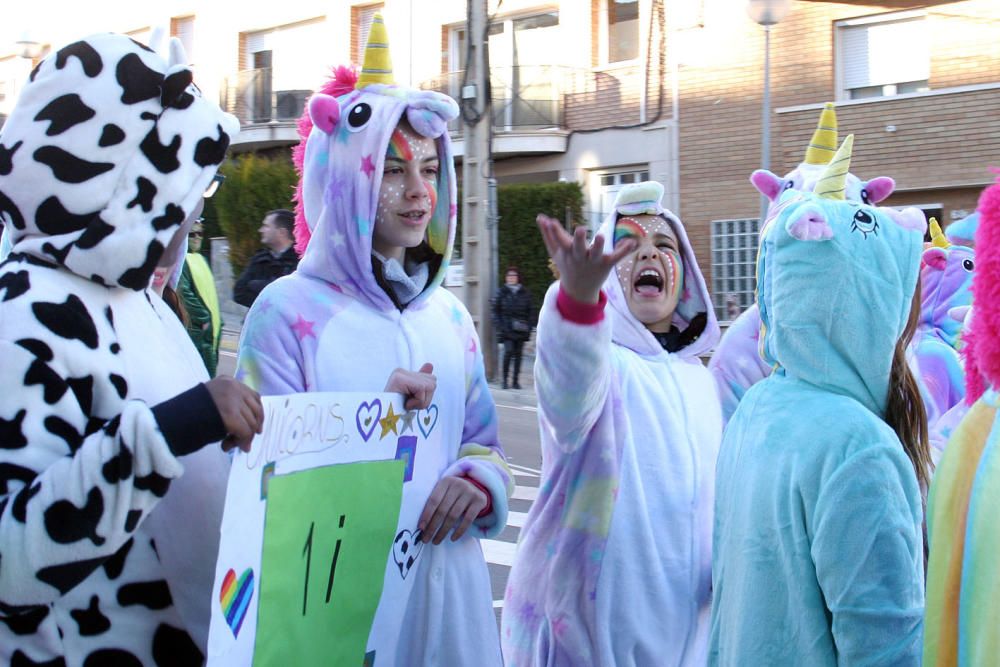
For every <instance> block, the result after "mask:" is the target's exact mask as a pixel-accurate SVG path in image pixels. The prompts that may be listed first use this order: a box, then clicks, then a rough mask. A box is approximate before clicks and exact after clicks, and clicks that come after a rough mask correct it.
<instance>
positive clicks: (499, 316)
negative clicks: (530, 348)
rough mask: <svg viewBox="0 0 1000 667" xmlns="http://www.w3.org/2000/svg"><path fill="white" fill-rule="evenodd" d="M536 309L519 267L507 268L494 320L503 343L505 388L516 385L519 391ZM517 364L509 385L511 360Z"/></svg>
mask: <svg viewBox="0 0 1000 667" xmlns="http://www.w3.org/2000/svg"><path fill="white" fill-rule="evenodd" d="M534 319H535V318H534V309H533V308H532V305H531V293H530V292H528V288H527V287H525V286H524V285H522V284H521V271H520V270H519V269H518V268H517V267H516V266H511V267H508V268H507V274H506V275H505V276H504V284H503V285H501V286H500V287H499V289H497V293H496V295H495V296H494V297H493V321H494V325H495V327H496V330H497V338H498V340H499V341H500V342H501V343H503V388H504V389H507V388H508V386H513V387H514V389H520V388H521V384H520V383H519V382H518V381H517V379H518V376H519V375H520V374H521V350H522V349H523V348H524V343H525V341H527V340H528V338H530V337H531V329H532V328H533V325H532V323H533V322H534ZM512 360H513V362H514V376H513V377H512V378H511V379H512V380H513V382H512V383H511V384H510V385H508V383H507V377H508V375H509V374H510V366H511V361H512Z"/></svg>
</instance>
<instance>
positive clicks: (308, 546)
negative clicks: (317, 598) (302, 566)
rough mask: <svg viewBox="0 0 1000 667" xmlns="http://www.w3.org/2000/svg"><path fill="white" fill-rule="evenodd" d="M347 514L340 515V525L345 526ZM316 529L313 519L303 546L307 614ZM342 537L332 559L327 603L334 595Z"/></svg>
mask: <svg viewBox="0 0 1000 667" xmlns="http://www.w3.org/2000/svg"><path fill="white" fill-rule="evenodd" d="M346 518H347V517H346V515H344V514H341V515H340V527H341V528H343V527H344V521H345V519H346ZM315 530H316V522H315V521H313V522H311V523H310V524H309V535H307V536H306V543H305V545H303V547H302V557H303V558H305V559H306V574H305V582H304V584H303V587H302V615H303V616H305V615H306V610H307V608H308V604H309V571H310V570H311V569H312V547H313V533H314V532H315ZM340 542H341V540H340V538H337V544H336V546H335V547H334V549H333V558H331V559H330V578H329V579H328V580H327V582H326V603H327V604H330V596H331V595H333V578H334V575H336V573H337V561H338V560H339V559H340Z"/></svg>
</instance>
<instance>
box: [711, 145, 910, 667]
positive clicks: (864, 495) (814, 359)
mask: <svg viewBox="0 0 1000 667" xmlns="http://www.w3.org/2000/svg"><path fill="white" fill-rule="evenodd" d="M851 139H852V138H851V137H848V138H847V140H845V142H844V146H842V148H841V150H842V151H843V157H847V158H848V159H849V146H850V143H851ZM838 155H841V153H838ZM834 162H836V160H835V161H834ZM831 167H834V165H833V164H831ZM831 171H833V170H832V169H831ZM844 171H846V168H845V169H844V170H843V171H842V172H841V173H840V177H839V179H837V178H836V177H834V174H830V176H831V183H828V184H824V187H822V188H821V186H819V185H818V186H817V187H816V193H801V192H794V191H789V192H787V193H785V194H784V195H783V196H782V198H781V200H780V201H779V202H778V204H777V205H776V206H775V207H773V208H772V211H771V215H770V217H769V218H768V221H767V223H766V224H765V227H764V230H763V233H762V248H761V251H760V255H759V258H758V262H757V302H758V304H759V306H760V314H761V320H762V322H763V325H764V326H763V331H764V333H763V334H762V337H763V344H764V347H763V350H764V355H765V358H766V360H767V361H768V362H769V363H771V364H773V365H775V371H774V373H772V374H771V375H770V376H769V377H768V378H766V379H764V380H762V381H761V382H758V383H757V384H755V385H754V386H753V387H752V388H751V389H750V391H748V392H747V394H746V395H745V396H744V397H743V400H742V401H740V404H739V407H738V408H737V409H736V413H735V414H734V415H733V418H732V419H731V420H730V422H729V424H728V426H727V427H726V433H725V437H724V438H723V442H722V447H721V450H720V452H719V459H718V466H717V467H716V494H715V528H714V531H713V538H714V539H713V564H712V565H713V567H712V584H713V600H712V624H711V628H712V629H711V650H710V654H709V663H710V664H712V665H810V666H811V667H821V666H823V665H831V666H833V665H859V664H873V665H919V664H920V654H921V639H922V617H923V605H924V589H923V576H924V571H923V553H924V551H923V543H922V537H921V522H922V517H923V512H922V503H921V493H920V489H921V485H922V484H923V483H926V481H927V478H928V476H929V474H930V473H929V453H928V445H927V435H926V421H925V420H924V419H923V408H922V405H921V403H920V399H919V393H918V391H917V388H916V386H915V383H914V382H913V378H912V376H911V374H910V371H909V367H908V366H907V364H906V360H905V347H906V344H907V343H908V339H909V337H910V336H912V333H913V330H914V329H915V328H916V320H917V314H918V308H919V304H918V303H916V302H915V299H914V293H915V290H916V285H917V278H918V270H919V266H920V253H921V250H922V237H923V231H924V229H925V227H926V222H925V221H924V218H923V214H922V213H921V212H920V211H918V210H917V209H914V208H909V209H905V210H903V211H894V210H892V209H888V208H876V207H874V206H868V205H864V204H860V203H856V202H851V201H846V200H844V199H843V198H842V197H843V195H842V194H841V198H839V199H838V198H833V197H830V196H829V195H827V196H823V195H821V194H818V193H821V192H836V191H838V190H840V188H839V186H838V180H840V181H842V179H843V172H844ZM841 192H842V190H841ZM876 228H877V229H878V234H877V235H876V234H874V233H873V231H874V230H875V229H876ZM859 340H863V344H859Z"/></svg>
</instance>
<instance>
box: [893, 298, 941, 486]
mask: <svg viewBox="0 0 1000 667" xmlns="http://www.w3.org/2000/svg"><path fill="white" fill-rule="evenodd" d="M919 321H920V283H919V282H918V283H917V289H916V291H915V292H914V293H913V302H912V304H911V306H910V318H909V320H907V322H906V328H905V329H903V335H902V336H900V337H899V340H898V341H896V349H895V350H894V351H893V355H892V370H891V372H890V373H889V396H888V402H887V405H886V410H885V421H886V423H887V424H889V426H891V427H892V430H893V431H895V432H896V435H897V436H898V437H899V441H900V442H901V443H903V451H905V452H906V455H907V456H908V457H909V459H910V463H911V464H913V471H914V472H915V473H916V474H917V482H918V483H919V484H920V490H921V493H926V492H927V489H928V487H929V486H930V477H931V468H932V467H933V463H931V453H930V441H929V437H928V434H927V411H926V410H925V409H924V401H923V398H921V396H920V389H919V388H918V387H917V380H916V378H914V377H913V373H912V372H911V371H910V366H909V364H907V363H906V348H907V346H909V344H910V340H911V339H912V338H913V334H914V332H915V331H916V330H917V324H918V322H919Z"/></svg>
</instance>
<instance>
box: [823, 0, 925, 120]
mask: <svg viewBox="0 0 1000 667" xmlns="http://www.w3.org/2000/svg"><path fill="white" fill-rule="evenodd" d="M835 25H836V35H837V43H836V49H837V54H836V55H837V80H838V90H837V99H841V100H856V99H864V98H869V97H888V96H892V95H899V94H902V93H914V92H922V91H926V90H929V87H928V79H929V78H930V50H929V46H928V43H929V36H928V34H927V30H928V28H927V23H926V21H925V20H924V15H923V13H919V12H900V13H894V14H882V15H879V16H875V17H866V18H862V19H849V20H845V21H838V22H837V23H836V24H835Z"/></svg>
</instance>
